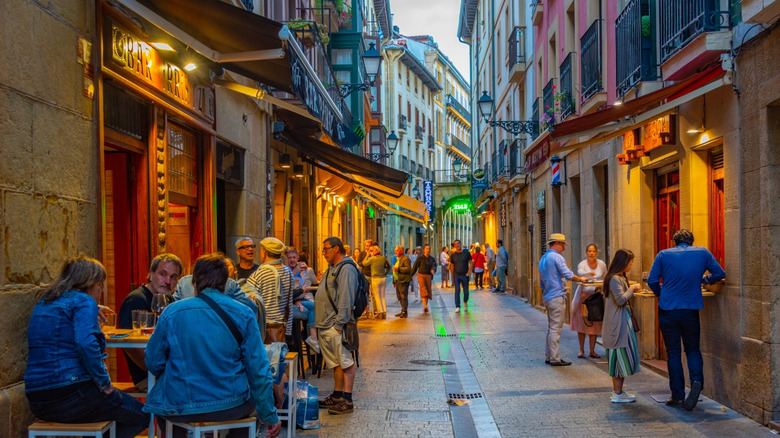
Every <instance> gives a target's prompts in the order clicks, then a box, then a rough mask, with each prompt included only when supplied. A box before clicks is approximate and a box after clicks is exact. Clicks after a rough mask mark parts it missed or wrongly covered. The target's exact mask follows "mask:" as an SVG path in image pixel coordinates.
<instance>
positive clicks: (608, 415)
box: [297, 278, 772, 438]
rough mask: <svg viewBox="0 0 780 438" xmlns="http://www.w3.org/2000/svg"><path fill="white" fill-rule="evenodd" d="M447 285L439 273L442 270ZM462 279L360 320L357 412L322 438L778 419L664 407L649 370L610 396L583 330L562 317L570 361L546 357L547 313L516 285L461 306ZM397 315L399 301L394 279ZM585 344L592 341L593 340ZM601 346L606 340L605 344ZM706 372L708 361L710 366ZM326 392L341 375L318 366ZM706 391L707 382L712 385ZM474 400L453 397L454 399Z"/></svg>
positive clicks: (584, 431)
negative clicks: (629, 396) (583, 355)
mask: <svg viewBox="0 0 780 438" xmlns="http://www.w3.org/2000/svg"><path fill="white" fill-rule="evenodd" d="M437 283H438V278H437ZM453 295H454V292H453V289H452V288H450V289H446V290H444V291H442V290H440V289H438V288H436V287H435V288H434V299H433V302H432V303H431V306H430V308H431V313H429V314H424V313H423V312H422V305H421V304H420V303H414V304H411V302H413V301H414V299H413V298H412V297H411V294H410V309H409V318H408V319H397V318H394V317H392V316H388V319H387V320H385V321H381V320H378V321H376V320H366V319H363V320H361V321H360V322H359V327H360V329H361V330H360V331H361V349H360V368H359V369H358V372H357V379H356V382H355V390H354V400H355V412H354V413H353V414H349V415H342V416H333V415H328V414H327V412H326V411H325V410H320V429H318V430H309V431H304V430H300V429H299V430H298V431H297V434H298V435H300V436H320V437H345V436H356V437H371V438H379V437H398V436H434V437H450V436H453V437H458V438H460V437H499V436H500V437H526V436H527V437H548V436H550V437H552V436H556V437H590V436H592V437H604V436H623V437H629V436H636V437H639V436H641V437H647V436H675V437H681V436H684V437H687V438H690V437H735V436H740V437H746V436H769V435H772V434H771V433H770V431H769V429H767V428H765V427H763V426H761V425H759V424H758V423H756V422H754V421H752V420H750V419H748V418H746V417H743V416H742V415H740V414H738V413H736V412H734V411H733V410H731V409H728V408H725V407H723V406H722V405H721V404H719V403H717V402H714V401H712V400H710V399H708V398H706V397H704V396H702V398H701V401H700V402H699V404H698V406H697V407H696V409H694V410H693V411H692V412H687V411H685V410H684V409H683V408H682V407H678V408H672V407H667V406H665V405H664V403H663V400H664V399H665V398H666V397H667V396H668V383H667V380H666V379H665V378H664V377H662V376H660V375H658V374H656V373H654V372H652V371H650V370H648V369H646V368H644V367H643V368H642V372H641V373H639V374H638V375H635V376H631V377H629V378H627V379H626V388H627V390H628V391H629V392H631V393H635V394H636V395H637V401H636V403H630V404H612V403H610V401H609V397H610V394H611V380H610V377H609V375H608V372H607V364H606V361H605V359H577V357H576V356H577V350H578V345H577V336H576V333H574V332H572V331H570V330H569V327H568V325H566V326H564V330H563V334H562V337H561V351H562V357H564V358H566V359H567V360H571V361H572V362H573V364H572V366H569V367H558V368H553V367H550V366H547V365H545V364H544V338H545V331H546V324H547V319H546V316H545V314H544V313H543V312H540V311H539V310H537V309H535V308H533V307H532V306H531V305H529V304H527V303H525V302H523V301H522V300H520V299H518V298H516V297H514V296H511V295H496V294H492V293H490V292H489V291H487V290H483V291H478V292H476V293H474V292H472V294H471V296H470V299H469V311H468V312H463V313H460V314H456V313H454V302H453V301H454V300H453ZM387 297H388V299H387V301H388V315H394V314H395V313H398V312H399V311H400V305H399V304H398V302H397V300H396V299H395V291H394V289H393V288H392V287H388V291H387ZM586 348H587V345H586ZM596 351H597V352H598V353H599V354H601V355H602V356H603V355H604V350H603V349H602V348H601V346H599V347H598V348H597V350H596ZM705 372H706V369H705ZM307 377H308V379H309V382H310V383H312V384H313V385H315V386H317V387H318V388H319V391H320V396H321V397H324V396H325V395H327V394H329V393H330V391H331V390H332V387H333V378H332V374H331V373H330V372H329V371H326V372H324V373H323V375H322V377H321V378H319V379H318V378H317V377H316V376H314V377H311V376H308V375H307ZM706 391H707V389H706V388H705V392H706ZM456 397H462V398H466V399H467V400H469V402H470V403H469V404H467V405H465V406H450V405H448V404H447V399H448V398H456Z"/></svg>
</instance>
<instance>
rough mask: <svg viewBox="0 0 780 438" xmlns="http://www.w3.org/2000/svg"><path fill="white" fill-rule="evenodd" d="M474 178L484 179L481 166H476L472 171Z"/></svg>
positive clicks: (483, 170)
mask: <svg viewBox="0 0 780 438" xmlns="http://www.w3.org/2000/svg"><path fill="white" fill-rule="evenodd" d="M474 179H475V180H477V181H482V180H483V179H485V169H482V168H481V167H480V168H477V169H476V170H475V171H474Z"/></svg>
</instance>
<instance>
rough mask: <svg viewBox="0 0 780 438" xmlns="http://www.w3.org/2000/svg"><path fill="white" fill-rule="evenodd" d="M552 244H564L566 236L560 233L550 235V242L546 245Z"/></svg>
mask: <svg viewBox="0 0 780 438" xmlns="http://www.w3.org/2000/svg"><path fill="white" fill-rule="evenodd" d="M553 242H561V243H566V236H564V235H563V234H561V233H552V234H550V240H548V241H547V244H548V245H549V244H551V243H553Z"/></svg>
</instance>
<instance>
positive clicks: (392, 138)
mask: <svg viewBox="0 0 780 438" xmlns="http://www.w3.org/2000/svg"><path fill="white" fill-rule="evenodd" d="M400 142H401V138H400V137H398V136H397V135H395V131H391V132H390V135H388V136H387V138H385V144H387V150H388V152H385V153H384V154H380V153H378V152H377V153H374V152H369V153H367V154H365V157H366V158H368V159H369V160H372V161H379V160H380V159H381V158H390V156H391V155H393V153H394V152H395V150H396V149H397V148H398V143H400Z"/></svg>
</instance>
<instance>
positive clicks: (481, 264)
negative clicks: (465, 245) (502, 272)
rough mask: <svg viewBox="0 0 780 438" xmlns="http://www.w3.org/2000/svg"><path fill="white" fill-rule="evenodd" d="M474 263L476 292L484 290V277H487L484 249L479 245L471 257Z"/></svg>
mask: <svg viewBox="0 0 780 438" xmlns="http://www.w3.org/2000/svg"><path fill="white" fill-rule="evenodd" d="M471 259H472V260H473V261H474V290H482V289H484V288H483V287H482V277H483V276H484V275H485V255H484V254H482V248H480V246H479V245H477V246H475V247H474V254H472V255H471Z"/></svg>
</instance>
